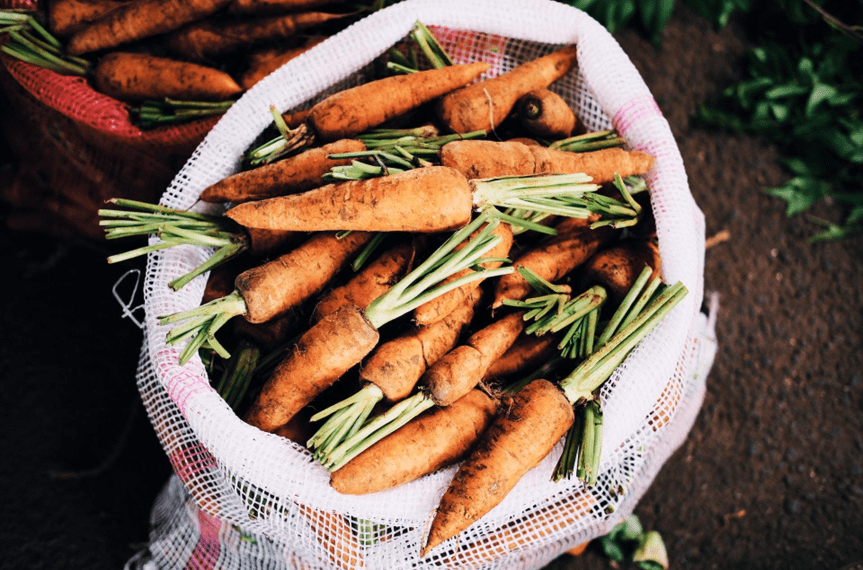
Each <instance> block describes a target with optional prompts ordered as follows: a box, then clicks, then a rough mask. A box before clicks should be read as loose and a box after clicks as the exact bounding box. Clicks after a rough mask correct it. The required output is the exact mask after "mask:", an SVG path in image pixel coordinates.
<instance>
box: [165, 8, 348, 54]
mask: <svg viewBox="0 0 863 570" xmlns="http://www.w3.org/2000/svg"><path fill="white" fill-rule="evenodd" d="M344 17H345V16H344V14H328V13H326V12H301V13H297V14H284V15H279V16H255V17H252V18H248V19H243V20H233V19H232V20H225V21H219V22H214V21H203V22H198V23H194V24H190V25H188V26H186V27H184V28H181V29H178V30H176V31H175V32H172V33H171V34H170V36H168V38H167V39H166V40H165V45H166V46H167V48H168V49H169V50H170V51H172V52H173V53H176V54H178V55H182V56H183V57H186V58H189V59H192V60H194V61H207V60H210V59H212V58H214V57H217V56H222V55H225V54H229V53H234V52H237V51H239V50H242V49H247V48H248V47H249V46H252V45H257V44H262V43H267V42H275V41H280V40H286V39H289V38H292V37H294V36H296V35H297V34H299V33H300V32H302V31H304V30H307V29H309V28H312V27H315V26H319V25H321V24H325V23H327V22H331V21H333V20H337V19H339V18H344Z"/></svg>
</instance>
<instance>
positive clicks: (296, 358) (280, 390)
mask: <svg viewBox="0 0 863 570" xmlns="http://www.w3.org/2000/svg"><path fill="white" fill-rule="evenodd" d="M346 337H347V338H346ZM378 338H379V335H378V331H377V329H375V327H374V326H372V324H371V323H369V321H368V320H367V319H366V318H365V316H364V315H363V311H362V310H361V309H360V308H358V307H354V306H351V305H347V306H345V307H342V308H341V309H339V310H338V311H336V312H335V313H333V314H332V315H329V316H327V317H324V318H323V319H321V320H320V321H318V322H317V323H316V324H315V325H313V326H312V327H311V328H310V329H309V330H308V331H307V332H306V333H305V334H303V335H302V336H301V337H300V339H299V340H298V341H297V344H296V346H295V347H294V349H293V351H292V352H291V354H290V355H289V357H288V358H286V359H285V360H283V361H282V362H281V363H280V364H279V365H278V366H277V367H276V369H275V371H274V372H273V374H272V376H270V378H269V379H268V380H267V382H266V384H264V387H263V389H262V390H261V393H260V395H259V396H258V398H257V400H256V401H255V403H254V404H253V405H252V407H251V409H249V411H248V412H247V413H246V415H245V418H244V419H245V421H246V422H247V423H249V424H250V425H253V426H255V427H257V428H260V429H261V430H263V431H269V432H273V431H275V430H277V429H278V428H280V427H281V426H283V425H285V424H286V423H288V421H290V419H291V418H292V417H294V415H295V414H297V412H299V411H300V410H301V409H302V408H304V407H305V406H306V405H307V404H309V403H310V402H311V401H312V400H314V398H315V397H316V396H318V394H320V393H321V392H323V391H324V390H325V389H326V388H328V387H329V386H330V385H332V383H333V382H335V381H336V380H338V379H339V378H340V377H341V376H342V375H343V374H344V373H345V372H347V371H348V370H349V369H350V368H351V367H352V366H354V365H355V364H358V363H359V362H360V360H362V359H363V357H364V356H365V355H366V354H368V353H369V352H370V351H371V350H372V349H373V348H374V347H375V345H376V344H377V342H378Z"/></svg>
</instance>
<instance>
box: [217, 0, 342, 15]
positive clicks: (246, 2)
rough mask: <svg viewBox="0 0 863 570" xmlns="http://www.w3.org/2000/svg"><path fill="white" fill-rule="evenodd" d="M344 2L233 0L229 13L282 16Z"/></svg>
mask: <svg viewBox="0 0 863 570" xmlns="http://www.w3.org/2000/svg"><path fill="white" fill-rule="evenodd" d="M341 2H344V0H233V1H232V2H231V4H230V6H228V12H230V13H234V14H281V13H284V12H300V11H304V10H310V9H313V8H320V7H322V6H328V5H332V4H339V3H341Z"/></svg>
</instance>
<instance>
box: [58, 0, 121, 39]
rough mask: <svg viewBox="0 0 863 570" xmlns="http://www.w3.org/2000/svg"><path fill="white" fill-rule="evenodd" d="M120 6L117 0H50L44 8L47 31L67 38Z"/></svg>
mask: <svg viewBox="0 0 863 570" xmlns="http://www.w3.org/2000/svg"><path fill="white" fill-rule="evenodd" d="M122 5H123V2H120V1H119V0H51V2H48V5H47V7H46V15H47V16H48V29H49V30H51V31H52V32H53V33H54V35H56V36H59V37H61V38H64V37H68V36H71V35H72V34H74V33H75V32H77V31H78V30H79V29H81V28H82V27H84V26H86V25H87V24H89V23H90V22H94V21H96V20H98V19H99V18H101V17H102V16H104V15H106V14H107V13H108V12H111V11H112V10H114V9H115V8H118V7H120V6H122Z"/></svg>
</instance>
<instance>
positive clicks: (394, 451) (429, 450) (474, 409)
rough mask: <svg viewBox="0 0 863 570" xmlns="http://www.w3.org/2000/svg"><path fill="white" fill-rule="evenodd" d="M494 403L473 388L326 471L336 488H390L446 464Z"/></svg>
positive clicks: (478, 430) (485, 422) (475, 433)
mask: <svg viewBox="0 0 863 570" xmlns="http://www.w3.org/2000/svg"><path fill="white" fill-rule="evenodd" d="M496 412H497V403H496V401H495V400H494V399H492V398H490V397H489V396H487V395H486V394H485V393H484V392H482V391H481V390H478V389H474V390H471V391H470V392H468V394H466V395H465V396H463V397H462V398H460V399H459V400H457V401H456V402H454V403H453V404H452V405H451V406H449V407H446V408H436V409H434V410H432V411H431V412H430V413H428V414H424V415H421V416H419V417H417V418H416V419H414V420H412V421H410V422H408V423H407V424H405V425H404V426H402V427H401V428H400V429H399V430H397V431H395V432H393V433H392V434H390V435H389V436H387V437H386V438H384V439H382V440H381V441H379V442H378V443H376V444H375V445H373V446H372V447H370V448H369V449H367V450H366V451H364V452H363V453H361V454H359V455H358V456H356V457H355V458H353V459H352V460H351V461H349V462H348V463H346V464H345V465H344V466H343V467H341V468H340V469H338V470H336V471H334V472H333V473H331V474H330V485H331V486H332V487H333V488H334V489H335V490H336V491H338V492H340V493H344V494H350V495H364V494H368V493H375V492H377V491H383V490H385V489H392V488H394V487H398V486H399V485H403V484H404V483H408V482H410V481H413V480H415V479H418V478H419V477H422V476H423V475H426V474H428V473H432V472H434V471H437V470H438V469H441V468H443V467H446V466H448V465H452V464H453V463H455V462H457V461H459V460H460V459H461V458H462V457H464V456H465V455H466V454H467V453H468V452H469V451H470V449H471V447H473V444H474V443H475V442H476V440H477V439H479V437H480V435H481V434H482V433H483V432H484V431H485V430H486V428H488V426H489V425H490V424H491V422H492V420H493V418H494V416H495V414H496Z"/></svg>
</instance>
